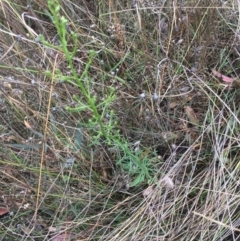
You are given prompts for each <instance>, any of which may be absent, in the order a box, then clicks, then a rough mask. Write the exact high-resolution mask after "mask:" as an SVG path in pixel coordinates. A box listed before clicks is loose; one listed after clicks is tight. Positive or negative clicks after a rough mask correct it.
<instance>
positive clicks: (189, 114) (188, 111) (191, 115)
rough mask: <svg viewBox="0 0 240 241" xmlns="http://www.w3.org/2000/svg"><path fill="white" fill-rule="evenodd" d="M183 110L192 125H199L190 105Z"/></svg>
mask: <svg viewBox="0 0 240 241" xmlns="http://www.w3.org/2000/svg"><path fill="white" fill-rule="evenodd" d="M185 112H186V114H187V117H188V119H189V121H190V122H191V123H192V124H194V125H199V121H198V118H197V115H196V114H195V112H194V110H193V109H192V108H191V107H190V106H186V107H185Z"/></svg>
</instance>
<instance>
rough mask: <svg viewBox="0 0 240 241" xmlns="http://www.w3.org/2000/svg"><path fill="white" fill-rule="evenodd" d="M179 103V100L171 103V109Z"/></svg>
mask: <svg viewBox="0 0 240 241" xmlns="http://www.w3.org/2000/svg"><path fill="white" fill-rule="evenodd" d="M178 104H179V103H177V102H171V103H170V104H169V109H173V108H175V107H176V106H177V105H178Z"/></svg>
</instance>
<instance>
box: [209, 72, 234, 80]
mask: <svg viewBox="0 0 240 241" xmlns="http://www.w3.org/2000/svg"><path fill="white" fill-rule="evenodd" d="M212 73H213V74H214V75H216V76H217V77H218V78H221V79H222V81H224V82H226V83H232V82H233V78H231V77H228V76H226V75H223V74H221V73H220V72H218V71H216V70H215V69H212Z"/></svg>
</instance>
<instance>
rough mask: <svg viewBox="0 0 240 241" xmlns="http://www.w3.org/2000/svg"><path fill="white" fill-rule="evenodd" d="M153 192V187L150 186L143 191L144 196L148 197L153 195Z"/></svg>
mask: <svg viewBox="0 0 240 241" xmlns="http://www.w3.org/2000/svg"><path fill="white" fill-rule="evenodd" d="M152 192H153V186H149V187H148V188H146V189H145V190H144V191H143V196H144V197H148V196H150V195H151V194H152Z"/></svg>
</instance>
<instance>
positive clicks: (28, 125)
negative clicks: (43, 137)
mask: <svg viewBox="0 0 240 241" xmlns="http://www.w3.org/2000/svg"><path fill="white" fill-rule="evenodd" d="M24 124H25V126H26V127H27V128H28V129H32V127H31V125H30V124H29V123H28V122H27V121H26V120H24Z"/></svg>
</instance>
